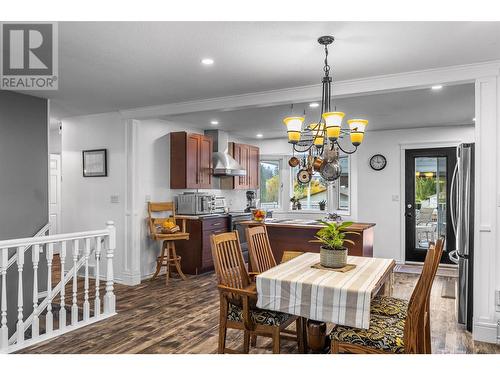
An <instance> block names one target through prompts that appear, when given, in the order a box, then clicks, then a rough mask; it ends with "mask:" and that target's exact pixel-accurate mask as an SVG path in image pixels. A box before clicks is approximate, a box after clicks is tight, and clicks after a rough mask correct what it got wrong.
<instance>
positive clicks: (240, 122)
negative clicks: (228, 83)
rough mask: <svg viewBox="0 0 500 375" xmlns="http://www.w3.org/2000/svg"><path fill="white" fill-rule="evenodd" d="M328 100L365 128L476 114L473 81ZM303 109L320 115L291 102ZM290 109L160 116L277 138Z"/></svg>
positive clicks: (459, 121)
mask: <svg viewBox="0 0 500 375" xmlns="http://www.w3.org/2000/svg"><path fill="white" fill-rule="evenodd" d="M332 104H334V105H336V107H337V110H339V111H342V112H344V113H345V114H346V119H349V118H365V119H367V120H368V121H369V125H368V128H367V131H374V130H393V129H407V128H421V127H432V126H447V125H471V124H473V121H472V119H473V117H474V85H473V84H462V85H455V86H444V87H443V88H442V89H441V90H439V91H433V90H431V89H430V88H426V89H418V90H411V91H400V92H390V93H382V94H373V95H364V96H357V97H348V98H339V99H336V100H334V101H333V102H332ZM304 109H306V121H307V122H309V123H310V122H317V121H318V117H319V115H320V108H316V109H312V108H310V107H309V103H299V104H294V107H293V114H294V115H302V113H303V110H304ZM291 114H292V112H291V108H290V106H289V105H280V106H272V107H260V108H246V109H241V110H234V111H205V112H195V113H188V114H183V115H175V116H166V117H164V119H165V120H168V121H174V122H176V123H180V124H185V125H186V126H188V127H195V128H200V129H209V128H212V127H213V126H212V125H211V124H210V121H211V120H218V121H219V125H218V126H217V127H216V128H218V129H222V130H226V131H230V132H231V133H233V134H234V135H237V136H240V137H243V138H256V134H258V133H261V134H262V135H263V136H264V138H279V137H285V136H286V133H285V126H284V125H283V122H282V120H283V118H284V117H287V116H290V115H291ZM344 122H345V121H344Z"/></svg>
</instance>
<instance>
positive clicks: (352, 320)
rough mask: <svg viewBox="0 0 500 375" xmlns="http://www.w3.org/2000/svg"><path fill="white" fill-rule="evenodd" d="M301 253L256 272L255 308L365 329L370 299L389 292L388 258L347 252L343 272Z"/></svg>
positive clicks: (313, 255) (391, 263)
mask: <svg viewBox="0 0 500 375" xmlns="http://www.w3.org/2000/svg"><path fill="white" fill-rule="evenodd" d="M319 263H320V254H317V253H304V254H302V255H300V256H298V257H296V258H294V259H292V260H290V261H288V262H285V263H281V264H279V265H277V266H276V267H273V268H271V269H269V270H267V271H265V272H263V273H261V274H259V275H257V277H256V291H257V307H259V308H261V309H267V310H274V311H280V312H284V313H288V314H292V315H296V316H301V317H303V318H307V319H311V320H314V321H319V322H329V323H334V324H340V325H345V326H350V327H356V328H363V329H367V328H369V324H370V305H371V300H372V299H373V297H374V296H375V295H377V294H378V293H382V294H386V295H387V294H391V291H392V280H393V276H392V275H393V270H394V267H395V261H394V260H393V259H384V258H371V257H358V256H348V257H347V264H348V265H351V266H350V267H349V268H350V270H347V271H346V272H341V271H339V270H335V269H325V268H324V267H321V266H320V265H319Z"/></svg>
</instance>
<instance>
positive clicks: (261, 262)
mask: <svg viewBox="0 0 500 375" xmlns="http://www.w3.org/2000/svg"><path fill="white" fill-rule="evenodd" d="M246 237H247V242H248V256H249V258H250V266H251V269H252V271H253V272H255V273H262V272H265V271H267V270H268V269H271V268H273V267H275V266H276V260H275V259H274V255H273V251H272V250H271V244H270V243H269V237H268V236H267V229H266V226H265V225H257V226H254V227H247V228H246Z"/></svg>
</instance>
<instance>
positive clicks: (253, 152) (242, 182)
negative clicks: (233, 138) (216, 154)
mask: <svg viewBox="0 0 500 375" xmlns="http://www.w3.org/2000/svg"><path fill="white" fill-rule="evenodd" d="M228 151H229V154H230V155H231V156H232V157H233V158H234V159H235V160H236V161H237V162H238V163H239V164H240V165H241V166H242V167H243V168H244V169H245V170H246V171H247V174H246V176H238V177H222V178H221V183H220V186H221V189H252V190H254V189H258V188H259V181H260V179H259V159H260V157H259V148H258V147H255V146H251V145H245V144H242V143H234V142H229V147H228Z"/></svg>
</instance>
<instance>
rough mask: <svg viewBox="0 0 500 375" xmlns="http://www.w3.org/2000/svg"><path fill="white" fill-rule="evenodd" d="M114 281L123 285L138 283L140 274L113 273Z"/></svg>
mask: <svg viewBox="0 0 500 375" xmlns="http://www.w3.org/2000/svg"><path fill="white" fill-rule="evenodd" d="M115 282H116V283H118V284H123V285H129V286H134V285H139V284H140V283H141V275H139V274H132V273H123V274H121V275H115Z"/></svg>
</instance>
